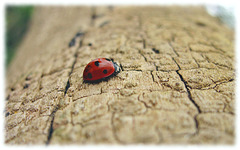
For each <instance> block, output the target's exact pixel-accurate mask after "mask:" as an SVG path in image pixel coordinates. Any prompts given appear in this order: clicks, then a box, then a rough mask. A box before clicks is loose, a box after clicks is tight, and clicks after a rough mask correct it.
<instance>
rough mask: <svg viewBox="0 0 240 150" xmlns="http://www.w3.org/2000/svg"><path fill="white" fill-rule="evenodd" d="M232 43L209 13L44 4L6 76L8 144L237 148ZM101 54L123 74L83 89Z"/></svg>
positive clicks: (173, 8)
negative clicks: (88, 68) (87, 69)
mask: <svg viewBox="0 0 240 150" xmlns="http://www.w3.org/2000/svg"><path fill="white" fill-rule="evenodd" d="M78 32H79V33H81V35H80V36H77V37H76V38H74V37H75V35H76V34H77V33H78ZM82 33H84V34H82ZM233 38H234V36H233V31H231V30H230V29H228V28H227V27H225V26H224V25H223V24H222V23H220V22H219V21H218V20H217V19H216V18H214V17H211V16H209V15H208V14H207V13H206V12H205V10H204V9H203V8H202V7H190V6H185V7H178V6H169V7H167V6H165V7H160V6H156V7H153V6H148V7H133V6H131V7H130V6H129V7H126V6H125V7H37V8H36V11H35V13H34V17H33V20H32V24H31V27H30V29H29V31H28V33H27V35H26V37H25V39H24V42H23V43H22V44H21V46H20V48H19V51H18V53H17V55H16V58H15V60H14V61H13V62H12V64H11V66H10V68H9V69H8V71H7V87H6V109H5V114H6V117H5V142H6V143H7V144H47V145H48V144H50V145H51V144H97V143H99V144H137V143H144V144H233V143H234V139H235V127H234V121H235V111H234V108H235V93H234V90H235V70H234V48H233V45H234V43H233ZM72 39H73V40H75V43H73V42H72V43H71V44H70V45H71V46H70V47H69V43H70V42H71V40H72ZM99 57H109V58H113V59H114V60H115V61H116V62H117V63H118V64H119V65H120V66H121V68H122V71H121V72H120V73H119V74H118V75H117V76H116V77H113V78H111V79H109V80H108V81H103V82H100V83H98V84H88V83H84V82H83V79H82V73H83V70H84V67H85V66H86V64H87V63H88V62H89V61H91V60H92V59H95V58H99Z"/></svg>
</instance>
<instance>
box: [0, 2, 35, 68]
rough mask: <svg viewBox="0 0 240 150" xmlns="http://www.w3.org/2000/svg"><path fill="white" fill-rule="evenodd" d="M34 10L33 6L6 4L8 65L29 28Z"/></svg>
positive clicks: (6, 60) (6, 62)
mask: <svg viewBox="0 0 240 150" xmlns="http://www.w3.org/2000/svg"><path fill="white" fill-rule="evenodd" d="M33 10H34V7H33V6H14V5H8V6H6V9H5V12H6V13H5V14H6V32H5V37H6V38H5V39H6V59H5V66H6V67H8V66H9V64H10V62H11V60H12V59H13V58H14V54H15V52H16V49H17V47H18V46H19V44H20V43H21V41H22V39H23V37H24V35H25V33H26V32H27V30H28V27H29V24H30V20H31V16H32V13H33Z"/></svg>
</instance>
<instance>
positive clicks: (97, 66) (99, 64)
mask: <svg viewBox="0 0 240 150" xmlns="http://www.w3.org/2000/svg"><path fill="white" fill-rule="evenodd" d="M119 72H120V67H119V66H118V64H117V63H115V62H114V61H113V60H111V59H108V58H97V59H94V60H92V61H91V62H89V63H88V64H87V66H86V67H85V69H84V71H83V79H84V81H86V82H99V81H102V80H105V79H108V78H109V77H111V76H114V75H116V74H118V73H119Z"/></svg>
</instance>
